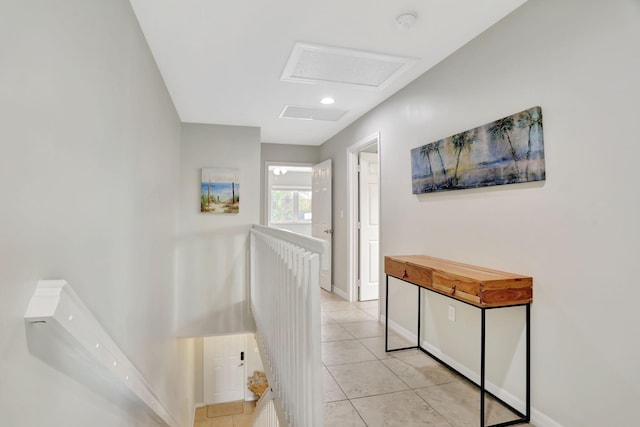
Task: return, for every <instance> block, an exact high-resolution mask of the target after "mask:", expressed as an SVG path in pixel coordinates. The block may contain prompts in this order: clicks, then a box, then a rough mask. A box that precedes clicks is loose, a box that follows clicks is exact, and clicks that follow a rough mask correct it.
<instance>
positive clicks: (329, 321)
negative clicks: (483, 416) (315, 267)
mask: <svg viewBox="0 0 640 427" xmlns="http://www.w3.org/2000/svg"><path fill="white" fill-rule="evenodd" d="M377 313H378V302H377V301H367V302H354V303H351V302H347V301H344V300H343V299H341V298H340V297H338V296H336V295H334V294H331V293H328V292H325V291H322V363H323V368H322V369H323V381H324V402H325V404H324V405H325V409H324V425H325V427H336V426H340V427H349V426H351V427H362V426H369V427H374V426H375V427H383V426H384V427H395V426H398V427H400V426H402V427H418V426H431V427H467V426H469V427H477V426H478V424H479V422H478V417H479V405H480V394H479V392H478V391H477V389H476V388H475V387H473V386H471V385H470V384H469V383H468V382H466V381H465V380H464V379H462V378H461V377H459V376H457V375H456V374H454V373H452V372H451V371H449V370H448V369H447V368H445V367H443V366H441V365H440V364H438V363H437V362H435V361H434V360H432V359H431V358H429V357H428V356H427V355H425V354H424V353H422V352H420V351H418V350H405V351H400V352H395V353H389V354H387V353H385V351H384V326H383V325H382V324H381V323H378V321H377ZM389 345H390V347H391V348H396V347H405V346H408V345H411V344H410V343H409V342H408V341H406V340H405V339H404V338H402V337H400V336H398V335H397V334H394V333H391V332H390V334H389ZM486 413H487V417H488V422H489V423H490V424H495V423H499V422H504V421H509V420H512V419H514V418H515V416H514V415H513V414H511V412H509V411H508V410H506V409H504V408H503V407H501V406H500V405H497V404H495V403H494V402H488V403H487V410H486ZM520 425H525V424H520ZM526 425H529V424H526Z"/></svg>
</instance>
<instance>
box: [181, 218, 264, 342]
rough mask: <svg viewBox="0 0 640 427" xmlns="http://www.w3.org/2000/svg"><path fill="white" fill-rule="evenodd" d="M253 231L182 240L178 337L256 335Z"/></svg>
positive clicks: (230, 230) (226, 230) (246, 227)
mask: <svg viewBox="0 0 640 427" xmlns="http://www.w3.org/2000/svg"><path fill="white" fill-rule="evenodd" d="M250 228H251V227H250V225H243V226H237V227H225V228H220V229H216V230H215V231H210V232H207V233H197V234H194V235H190V236H183V237H181V238H180V239H179V241H178V243H177V256H176V259H177V266H176V275H177V287H176V292H177V295H176V301H177V304H178V309H177V335H178V336H180V337H195V336H207V335H220V334H231V333H234V334H235V333H243V332H253V331H255V322H254V321H253V317H252V315H251V312H250V307H249V230H250Z"/></svg>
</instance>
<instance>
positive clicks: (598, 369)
mask: <svg viewBox="0 0 640 427" xmlns="http://www.w3.org/2000/svg"><path fill="white" fill-rule="evenodd" d="M639 22H640V4H639V3H638V2H637V1H634V0H615V1H607V2H602V1H578V0H566V1H563V2H557V1H551V0H530V1H529V2H528V3H526V4H524V5H523V6H522V7H521V8H519V9H518V10H516V11H515V12H514V13H513V14H511V15H510V16H508V17H507V18H505V19H504V20H503V21H501V22H500V23H498V24H497V25H496V26H494V27H493V28H491V29H490V30H488V31H487V32H485V33H484V34H482V35H481V36H480V37H478V38H477V39H476V40H474V41H472V42H470V43H469V44H468V45H466V46H465V47H463V48H462V49H460V50H459V51H458V52H456V53H455V54H453V55H452V56H451V57H449V58H448V59H446V60H445V61H443V62H442V63H440V64H439V65H438V66H436V67H435V68H434V69H432V70H431V71H429V72H427V73H426V74H425V75H423V76H422V77H421V78H419V79H418V80H416V81H415V82H414V83H412V84H410V85H409V86H407V87H406V88H405V89H404V90H403V91H401V92H400V93H398V94H397V95H395V96H393V97H391V98H390V99H388V100H387V101H386V102H385V103H383V104H382V105H380V106H379V107H378V108H376V109H375V110H373V111H371V112H370V113H368V114H367V115H365V116H364V117H363V118H361V119H360V120H359V121H357V122H356V123H355V124H353V125H352V126H350V127H349V128H347V129H346V130H344V131H343V132H341V133H340V134H338V135H337V136H336V137H334V138H333V139H331V140H329V141H328V142H327V143H325V144H324V145H323V146H322V147H321V157H322V158H325V157H331V158H333V159H334V162H335V164H334V166H335V168H334V171H335V175H334V187H335V188H344V187H345V184H346V178H345V173H346V163H345V150H346V147H347V146H348V145H350V144H353V143H354V142H356V141H359V140H360V139H362V138H364V137H366V136H367V135H370V134H372V133H373V132H375V131H378V130H380V131H381V137H382V140H381V157H382V160H381V180H382V181H381V182H382V186H381V189H382V198H381V203H382V212H381V215H382V218H381V238H382V240H381V254H382V255H391V254H412V253H424V254H430V255H434V256H439V257H443V258H450V259H454V260H458V261H462V262H468V263H472V264H476V265H484V266H487V267H493V268H497V269H501V270H506V271H513V272H516V273H522V274H528V275H532V276H533V277H534V303H533V308H532V316H533V324H532V331H533V352H532V357H533V361H532V369H533V370H532V378H533V380H532V387H533V400H532V404H533V407H534V408H535V410H536V412H534V421H536V425H541V426H542V425H554V424H553V421H552V420H555V422H557V423H558V424H557V425H563V426H567V427H572V426H580V427H589V426H604V425H607V426H609V425H611V426H613V425H628V424H630V423H631V424H633V420H635V419H636V415H635V402H636V401H637V400H638V398H640V388H639V387H638V384H640V371H639V370H638V369H636V367H635V366H636V364H637V360H639V359H640V345H639V344H638V340H637V338H635V335H634V334H633V332H632V331H633V328H634V327H635V325H638V324H640V311H639V310H638V309H637V307H636V306H637V301H638V299H639V298H640V288H638V286H636V282H637V280H636V279H635V276H636V274H635V273H636V270H637V268H636V265H637V257H638V254H639V253H640V227H639V226H638V218H640V199H639V198H638V197H637V195H638V189H637V184H638V180H637V177H636V169H637V166H636V159H637V158H638V156H639V155H640V146H639V145H638V144H637V123H636V122H637V117H636V116H637V112H638V105H637V100H638V99H640V83H639V82H638V78H637V77H638V76H639V75H640V61H639V59H638V58H639V56H638V40H640V25H639ZM534 105H540V106H541V107H542V111H543V115H544V138H545V152H546V167H547V181H546V182H544V183H538V184H520V185H510V186H502V187H496V188H490V189H479V190H468V191H455V192H446V193H440V194H431V195H423V196H414V195H412V194H411V173H410V157H409V150H410V149H412V148H414V147H418V146H420V145H423V144H426V143H429V142H432V141H435V140H437V139H439V138H442V137H446V136H449V135H452V134H454V133H456V132H459V131H462V130H466V129H469V128H471V127H474V126H478V125H482V124H484V123H487V122H489V121H492V120H495V119H498V118H501V117H504V116H506V115H509V114H512V113H515V112H518V111H521V110H523V109H525V108H528V107H531V106H534ZM340 210H345V211H346V194H344V193H341V192H337V191H336V192H334V229H335V234H334V238H335V243H334V249H335V251H334V263H335V264H334V266H335V270H334V271H335V277H334V283H335V285H336V286H337V287H340V288H341V289H342V290H346V283H347V276H346V275H347V268H346V250H347V249H346V248H347V247H346V238H347V234H346V228H345V227H346V218H345V219H340V217H339V215H338V213H339V212H340ZM392 292H393V294H392V296H391V298H390V300H391V302H392V305H391V307H390V312H391V313H392V314H391V320H394V321H396V322H398V323H399V324H400V326H402V327H404V328H407V329H409V330H412V331H414V332H415V324H414V320H413V319H412V318H411V316H412V315H413V313H410V312H408V313H407V310H406V309H404V311H403V308H405V307H407V306H411V305H414V304H415V298H416V297H415V289H401V288H400V287H399V286H392ZM446 305H447V302H446V301H445V300H444V299H443V298H442V297H433V298H430V300H429V302H428V310H429V312H431V313H434V315H433V318H431V317H430V318H428V319H425V322H426V323H429V324H430V325H431V326H430V329H429V330H427V331H426V335H425V337H426V338H427V340H428V341H429V344H431V345H434V346H436V347H437V348H439V349H441V350H443V351H444V352H446V353H447V354H448V355H449V356H451V357H453V358H454V359H456V360H458V361H459V362H461V363H464V364H465V365H467V366H468V367H469V368H471V369H475V368H476V366H477V361H476V360H477V353H478V352H477V343H478V338H477V335H478V329H479V325H478V317H479V316H478V314H477V312H476V311H474V310H473V309H470V308H469V309H466V308H465V307H463V306H460V305H458V321H457V322H456V323H454V324H452V323H449V322H448V321H447V320H446ZM403 313H404V314H403ZM489 318H490V323H489V327H490V328H491V329H490V336H489V346H490V348H492V350H491V351H492V353H490V354H489V357H490V360H491V362H490V363H491V368H490V369H491V371H490V374H491V375H490V376H491V379H492V381H494V382H497V383H498V384H499V385H501V386H503V387H504V388H505V389H506V390H507V391H509V392H511V393H513V394H514V395H516V396H522V392H521V386H522V378H521V376H520V377H519V375H520V369H521V367H522V363H521V360H522V345H521V342H520V340H521V339H522V335H523V326H522V320H521V319H522V311H518V309H509V310H505V311H504V312H502V313H501V312H491V313H489ZM498 327H500V328H503V329H501V330H503V332H502V333H501V334H500V335H498V333H497V332H495V333H494V335H493V336H491V333H492V332H491V331H492V330H496V329H494V328H498ZM501 351H504V356H501V355H500V352H501Z"/></svg>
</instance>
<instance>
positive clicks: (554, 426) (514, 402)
mask: <svg viewBox="0 0 640 427" xmlns="http://www.w3.org/2000/svg"><path fill="white" fill-rule="evenodd" d="M380 322H381V323H383V324H384V323H385V322H386V314H385V315H381V316H380ZM389 330H391V331H393V332H395V333H396V334H398V335H400V336H401V337H402V338H405V339H407V340H409V342H412V343H415V342H416V334H415V333H413V332H411V331H409V330H408V329H406V328H404V327H402V326H400V325H399V324H398V323H396V322H394V321H393V320H389ZM422 347H423V348H424V349H425V350H427V351H428V352H430V353H432V354H433V355H434V356H436V357H437V358H439V359H440V360H442V361H443V362H446V363H448V364H449V365H451V367H453V368H454V369H456V370H458V371H459V372H460V373H462V374H463V375H465V376H467V377H468V378H470V379H471V380H472V381H475V382H476V383H479V382H480V375H479V374H478V373H476V372H475V371H473V370H471V369H469V368H467V367H466V366H464V365H462V364H460V363H459V362H457V361H456V360H455V359H452V358H451V357H449V356H447V355H446V354H444V353H443V352H442V351H440V349H439V348H437V347H435V346H433V345H431V344H429V343H428V342H426V341H424V340H423V341H422ZM487 390H489V391H491V392H492V393H493V394H495V395H496V396H498V397H499V398H500V399H502V400H504V401H505V402H507V403H508V404H509V405H511V406H513V407H514V408H516V409H518V410H520V411H524V407H525V402H524V401H522V400H521V399H519V398H517V397H516V396H514V395H513V394H511V393H509V392H508V391H506V390H504V389H501V388H499V387H498V386H496V385H495V384H493V383H492V382H490V381H487ZM531 424H533V425H535V426H537V427H563V426H562V424H560V423H558V422H557V421H555V420H553V419H552V418H550V417H549V416H547V415H545V414H544V413H542V412H540V411H539V410H537V409H534V408H531Z"/></svg>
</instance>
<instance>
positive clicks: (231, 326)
mask: <svg viewBox="0 0 640 427" xmlns="http://www.w3.org/2000/svg"><path fill="white" fill-rule="evenodd" d="M203 167H230V168H239V169H240V212H239V213H237V214H203V213H200V179H201V168H203ZM259 221H260V129H259V128H253V127H241V126H219V125H201V124H183V125H182V147H181V152H180V212H179V220H178V240H177V270H178V272H177V282H178V283H177V287H178V289H179V290H180V291H179V292H178V293H177V294H176V299H177V304H178V334H179V335H180V336H190V337H196V336H205V335H218V334H229V333H242V332H252V331H253V330H255V324H254V323H253V318H252V316H251V313H250V311H249V305H248V300H247V295H248V291H249V274H248V256H249V255H248V254H249V251H248V244H249V229H250V228H251V225H252V224H257V223H259Z"/></svg>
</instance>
